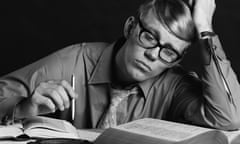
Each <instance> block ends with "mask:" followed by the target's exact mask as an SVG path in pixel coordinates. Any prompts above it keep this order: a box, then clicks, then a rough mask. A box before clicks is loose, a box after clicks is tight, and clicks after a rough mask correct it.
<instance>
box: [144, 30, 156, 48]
mask: <svg viewBox="0 0 240 144" xmlns="http://www.w3.org/2000/svg"><path fill="white" fill-rule="evenodd" d="M140 40H141V41H142V43H144V44H145V45H146V46H150V47H151V46H154V45H156V44H157V40H156V39H155V37H154V36H153V35H152V34H151V33H149V32H146V31H145V32H142V34H141V36H140Z"/></svg>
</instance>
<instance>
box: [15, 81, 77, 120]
mask: <svg viewBox="0 0 240 144" xmlns="http://www.w3.org/2000/svg"><path fill="white" fill-rule="evenodd" d="M75 98H77V94H76V93H75V92H74V90H73V89H72V87H71V85H70V84H69V83H68V82H67V81H65V80H62V81H47V82H42V83H40V84H39V85H38V86H37V87H36V89H35V90H34V92H33V94H32V95H31V97H28V98H26V99H23V100H22V101H21V102H20V103H19V104H17V106H16V110H15V117H16V118H23V117H28V116H36V115H39V114H47V113H52V112H55V111H56V110H57V109H59V110H61V111H63V110H64V109H67V108H69V107H70V104H71V100H72V99H75Z"/></svg>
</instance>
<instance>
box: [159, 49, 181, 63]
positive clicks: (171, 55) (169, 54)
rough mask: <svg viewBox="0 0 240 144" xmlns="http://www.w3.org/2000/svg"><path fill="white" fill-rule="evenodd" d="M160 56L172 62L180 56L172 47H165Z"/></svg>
mask: <svg viewBox="0 0 240 144" xmlns="http://www.w3.org/2000/svg"><path fill="white" fill-rule="evenodd" d="M160 57H161V58H162V59H164V60H165V61H167V62H172V61H175V60H176V59H177V58H178V55H177V54H176V53H175V52H174V51H173V50H171V49H167V48H163V49H162V51H161V52H160Z"/></svg>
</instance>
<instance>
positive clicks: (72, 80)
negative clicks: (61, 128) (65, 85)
mask: <svg viewBox="0 0 240 144" xmlns="http://www.w3.org/2000/svg"><path fill="white" fill-rule="evenodd" d="M71 85H72V88H73V91H75V76H74V74H73V75H72V77H71ZM71 108H72V109H71V110H72V121H74V119H75V99H72V106H71Z"/></svg>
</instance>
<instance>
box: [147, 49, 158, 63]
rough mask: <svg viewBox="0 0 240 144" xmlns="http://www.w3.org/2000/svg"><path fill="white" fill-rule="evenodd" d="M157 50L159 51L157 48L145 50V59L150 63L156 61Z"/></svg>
mask: <svg viewBox="0 0 240 144" xmlns="http://www.w3.org/2000/svg"><path fill="white" fill-rule="evenodd" d="M159 50H160V48H159V47H155V48H152V49H146V50H145V52H144V56H145V57H147V58H148V59H149V60H151V61H155V60H157V59H158V55H159Z"/></svg>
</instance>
